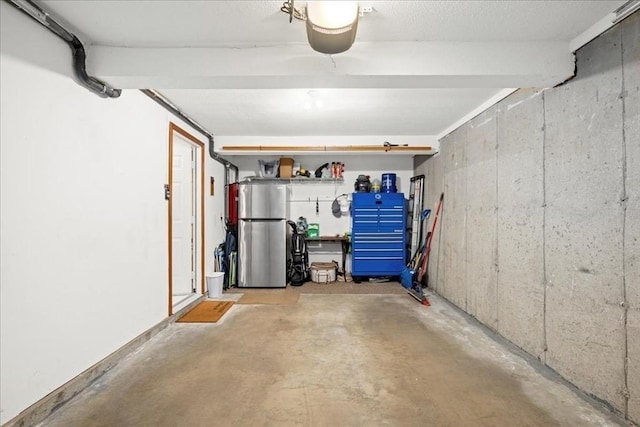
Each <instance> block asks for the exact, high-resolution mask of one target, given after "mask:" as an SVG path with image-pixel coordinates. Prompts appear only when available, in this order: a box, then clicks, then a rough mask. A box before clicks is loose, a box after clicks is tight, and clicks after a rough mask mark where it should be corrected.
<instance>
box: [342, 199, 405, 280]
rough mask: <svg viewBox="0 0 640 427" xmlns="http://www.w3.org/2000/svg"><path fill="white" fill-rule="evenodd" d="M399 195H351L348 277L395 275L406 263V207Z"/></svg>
mask: <svg viewBox="0 0 640 427" xmlns="http://www.w3.org/2000/svg"><path fill="white" fill-rule="evenodd" d="M405 203H406V202H405V199H404V194H402V193H353V197H352V205H351V210H352V212H351V214H352V229H351V245H352V257H353V258H352V259H353V266H352V274H353V275H354V276H395V275H399V274H400V272H401V271H402V269H403V268H404V266H405V263H406V231H405V229H406V205H405Z"/></svg>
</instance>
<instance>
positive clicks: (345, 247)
mask: <svg viewBox="0 0 640 427" xmlns="http://www.w3.org/2000/svg"><path fill="white" fill-rule="evenodd" d="M306 240H307V243H314V242H315V243H340V247H341V249H342V274H344V275H346V273H347V270H346V264H347V253H349V246H350V244H351V242H350V241H349V239H348V238H346V237H344V236H320V237H307V238H306Z"/></svg>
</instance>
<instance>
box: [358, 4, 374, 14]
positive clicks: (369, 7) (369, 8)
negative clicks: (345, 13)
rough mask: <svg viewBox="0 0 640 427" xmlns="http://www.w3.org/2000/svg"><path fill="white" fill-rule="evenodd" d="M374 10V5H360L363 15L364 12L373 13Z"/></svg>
mask: <svg viewBox="0 0 640 427" xmlns="http://www.w3.org/2000/svg"><path fill="white" fill-rule="evenodd" d="M371 12H373V6H360V16H362V14H364V13H371Z"/></svg>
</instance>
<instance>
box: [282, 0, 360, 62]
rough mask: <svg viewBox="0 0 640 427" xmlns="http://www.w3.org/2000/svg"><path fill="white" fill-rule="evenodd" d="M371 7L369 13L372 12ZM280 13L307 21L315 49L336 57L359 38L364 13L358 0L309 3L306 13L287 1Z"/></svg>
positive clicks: (312, 45)
mask: <svg viewBox="0 0 640 427" xmlns="http://www.w3.org/2000/svg"><path fill="white" fill-rule="evenodd" d="M370 9H371V8H368V9H367V10H366V11H367V12H371V10H370ZM280 10H281V11H282V12H284V13H286V14H287V15H289V22H292V21H293V18H296V19H298V20H300V21H306V28H307V40H308V41H309V45H310V46H311V48H312V49H313V50H315V51H317V52H320V53H326V54H329V55H333V54H336V53H341V52H344V51H346V50H348V49H349V48H350V47H351V46H352V45H353V42H354V41H355V39H356V31H357V30H358V19H359V17H360V16H361V13H362V12H364V10H360V8H359V6H358V2H357V1H344V0H340V1H308V2H307V4H306V6H305V8H304V10H299V9H296V8H295V7H294V0H288V1H285V2H284V3H283V4H282V7H281V8H280Z"/></svg>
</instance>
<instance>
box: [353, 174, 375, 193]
mask: <svg viewBox="0 0 640 427" xmlns="http://www.w3.org/2000/svg"><path fill="white" fill-rule="evenodd" d="M353 187H354V190H355V191H356V193H368V192H370V191H371V181H369V176H368V175H358V178H356V182H355V184H354V186H353Z"/></svg>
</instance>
